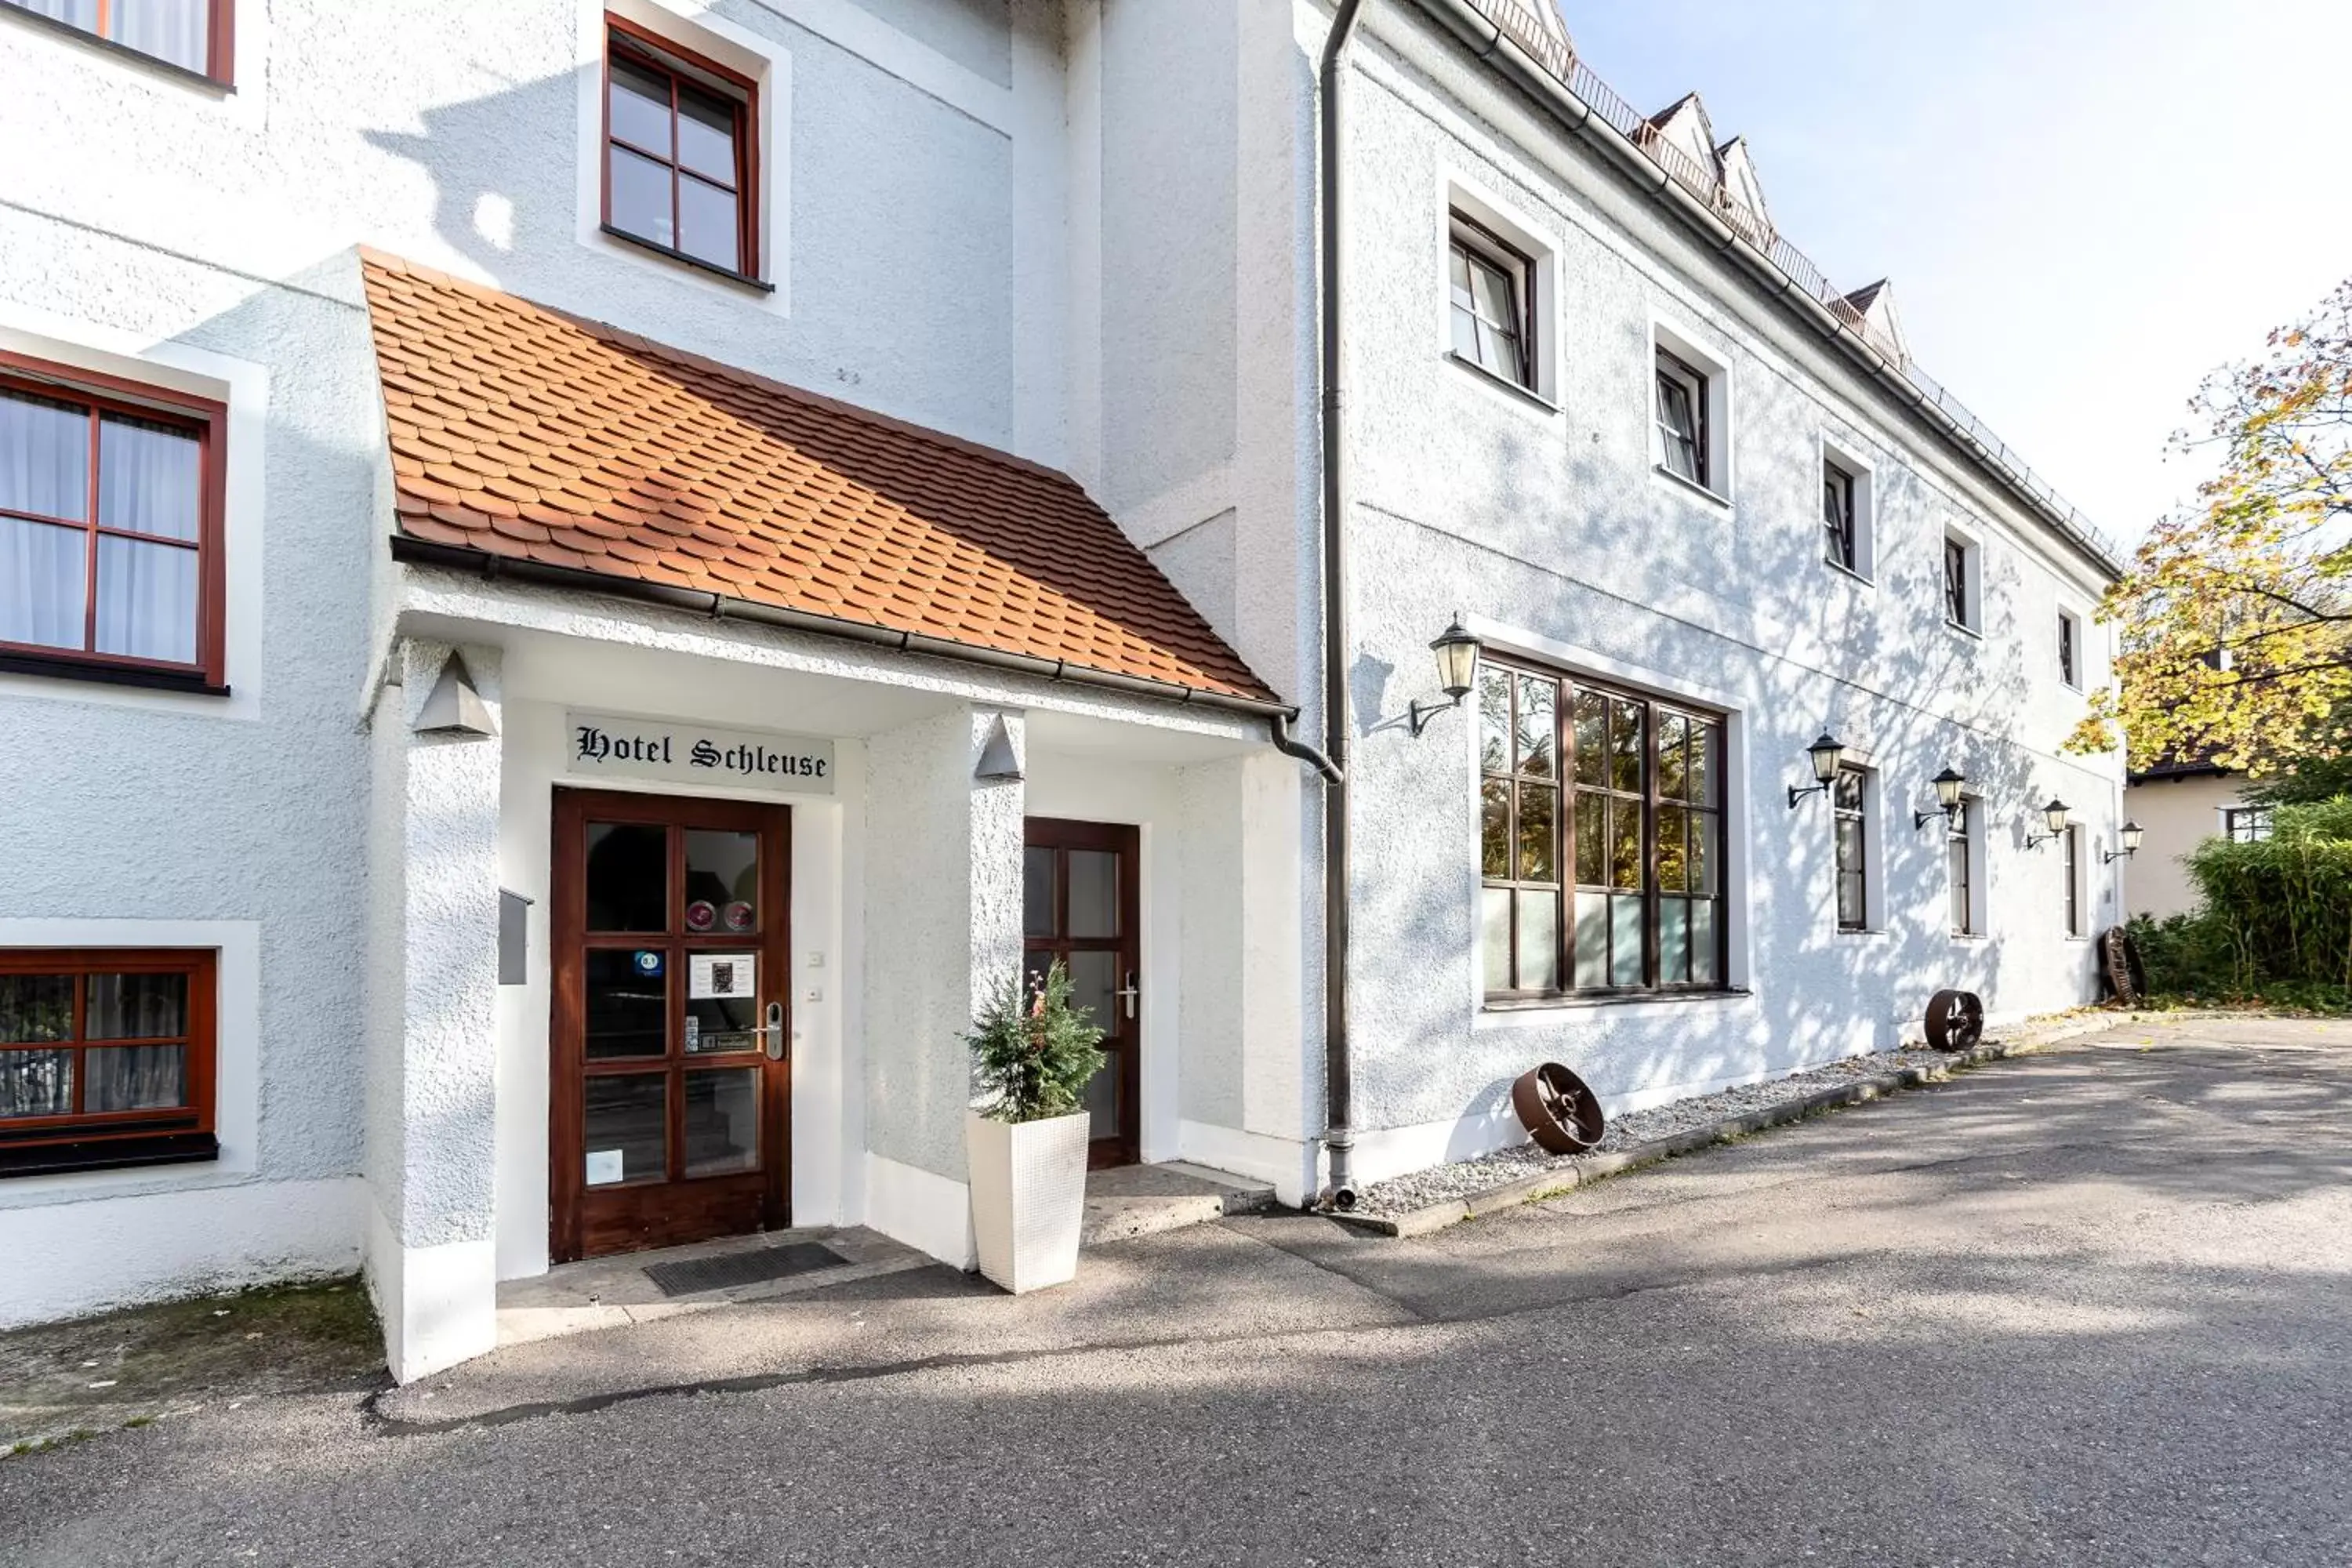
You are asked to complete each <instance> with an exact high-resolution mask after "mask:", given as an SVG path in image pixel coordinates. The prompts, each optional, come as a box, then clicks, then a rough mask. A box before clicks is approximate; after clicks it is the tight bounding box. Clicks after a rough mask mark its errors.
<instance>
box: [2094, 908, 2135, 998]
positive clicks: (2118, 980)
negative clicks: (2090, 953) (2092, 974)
mask: <svg viewBox="0 0 2352 1568" xmlns="http://www.w3.org/2000/svg"><path fill="white" fill-rule="evenodd" d="M2099 959H2100V963H2099V967H2100V971H2101V973H2102V975H2103V977H2104V978H2105V981H2106V984H2107V990H2108V992H2109V993H2110V994H2113V995H2114V997H2115V999H2116V1001H2118V1002H2120V1003H2122V1004H2123V1005H2125V1006H2126V1007H2129V1006H2133V1005H2137V1003H2138V1002H2140V1001H2141V1000H2142V999H2144V998H2145V997H2146V996H2147V970H2146V969H2145V968H2143V967H2141V965H2140V961H2139V943H2138V942H2135V941H2134V940H2132V933H2131V932H2130V931H2126V930H2125V929H2124V928H2123V927H2122V926H2109V927H2108V928H2107V929H2106V931H2105V932H2104V933H2102V934H2101V936H2100V937H2099Z"/></svg>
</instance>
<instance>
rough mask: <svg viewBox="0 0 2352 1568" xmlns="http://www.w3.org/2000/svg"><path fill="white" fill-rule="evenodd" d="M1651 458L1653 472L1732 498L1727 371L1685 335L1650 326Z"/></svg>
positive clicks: (1660, 325) (1719, 497)
mask: <svg viewBox="0 0 2352 1568" xmlns="http://www.w3.org/2000/svg"><path fill="white" fill-rule="evenodd" d="M1650 337H1651V354H1650V358H1651V376H1650V394H1649V402H1650V425H1651V430H1652V435H1651V438H1650V440H1651V458H1652V461H1653V462H1654V464H1655V465H1656V468H1657V471H1658V472H1659V473H1660V474H1662V475H1664V476H1665V477H1666V478H1668V479H1675V480H1680V481H1681V482H1682V483H1684V484H1686V485H1691V486H1695V487H1696V488H1697V489H1701V490H1704V491H1706V493H1707V494H1709V495H1711V496H1713V497H1715V498H1716V499H1717V500H1724V501H1727V500H1730V499H1731V367H1730V366H1729V365H1728V364H1727V363H1725V362H1724V361H1723V360H1721V359H1719V358H1717V356H1716V355H1714V354H1712V353H1709V352H1708V351H1707V350H1706V348H1705V347H1703V346H1701V344H1700V343H1699V342H1697V341H1696V338H1695V336H1694V335H1693V334H1690V333H1686V332H1683V331H1677V330H1675V328H1673V327H1670V326H1668V325H1666V324H1665V323H1664V322H1663V321H1652V322H1651V324H1650Z"/></svg>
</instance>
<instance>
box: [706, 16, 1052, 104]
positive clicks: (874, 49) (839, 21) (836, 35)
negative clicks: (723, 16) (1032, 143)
mask: <svg viewBox="0 0 2352 1568" xmlns="http://www.w3.org/2000/svg"><path fill="white" fill-rule="evenodd" d="M661 3H662V4H664V5H668V6H670V7H671V8H672V9H673V10H676V11H677V12H679V13H680V14H681V15H685V16H693V17H695V18H696V20H698V21H700V22H702V24H703V26H721V25H722V24H721V23H720V21H719V18H718V17H715V16H709V17H708V19H707V20H706V19H705V17H706V16H707V14H708V12H709V9H710V6H711V5H712V3H713V0H661ZM751 4H753V5H757V6H759V7H760V9H761V10H762V11H766V12H768V13H770V14H771V15H772V16H781V17H782V18H783V19H784V20H785V21H787V22H790V23H792V24H793V26H796V27H804V28H806V29H807V30H808V31H810V32H812V33H814V34H815V35H816V36H817V37H820V38H823V39H824V41H825V42H827V43H829V44H832V45H834V46H835V47H837V48H842V49H845V50H847V51H848V52H849V53H851V54H853V55H856V57H857V58H859V59H862V60H864V61H865V62H866V64H867V65H870V66H873V67H875V68H877V69H879V70H884V71H887V72H888V73H889V74H890V75H892V76H894V77H897V78H898V79H899V80H900V81H903V82H905V83H906V84H907V85H908V87H911V88H913V89H916V90H917V91H918V92H923V93H928V94H929V95H930V96H931V97H933V98H936V99H938V100H940V102H941V103H944V104H946V105H947V106H948V107H949V108H950V109H953V110H957V111H959V112H961V113H963V114H968V115H970V116H971V117H972V118H973V119H974V120H977V121H980V122H981V123H982V125H985V126H987V127H988V128H989V129H990V130H992V131H1001V132H1005V133H1006V134H1007V135H1010V134H1011V133H1012V132H1013V89H1010V88H1004V87H999V86H997V85H996V83H994V82H992V81H991V80H989V79H987V78H986V77H984V76H982V75H981V74H980V73H979V72H978V71H975V70H972V69H971V68H969V67H967V66H962V65H959V64H957V63H956V62H955V61H954V60H951V59H950V58H948V57H947V56H945V55H943V54H941V53H940V52H939V51H938V50H937V49H934V48H932V47H930V46H929V45H928V44H923V43H919V42H918V41H917V40H916V39H915V38H913V37H910V36H908V34H905V33H902V32H900V31H899V30H898V28H896V27H893V26H890V25H889V24H888V23H887V22H885V21H883V20H882V19H881V18H880V17H878V16H875V15H874V13H873V12H871V11H868V10H866V9H865V8H863V7H862V6H859V5H856V4H854V0H751Z"/></svg>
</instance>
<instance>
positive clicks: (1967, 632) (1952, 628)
mask: <svg viewBox="0 0 2352 1568" xmlns="http://www.w3.org/2000/svg"><path fill="white" fill-rule="evenodd" d="M1944 629H1945V630H1946V631H1948V632H1958V633H1959V634H1960V635H1961V636H1962V637H1969V638H1973V639H1974V640H1975V641H1978V642H1982V641H1984V633H1982V632H1980V631H1979V630H1977V629H1976V627H1974V626H1970V625H1969V623H1968V622H1966V621H1956V620H1954V619H1952V617H1951V616H1945V617H1944Z"/></svg>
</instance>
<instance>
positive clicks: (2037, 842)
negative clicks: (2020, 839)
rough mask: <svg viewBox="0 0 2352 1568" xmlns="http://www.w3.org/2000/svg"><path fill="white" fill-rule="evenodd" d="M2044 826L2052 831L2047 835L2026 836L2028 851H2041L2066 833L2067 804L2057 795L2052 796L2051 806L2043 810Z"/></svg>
mask: <svg viewBox="0 0 2352 1568" xmlns="http://www.w3.org/2000/svg"><path fill="white" fill-rule="evenodd" d="M2042 826H2045V827H2047V828H2049V829H2050V831H2049V832H2047V833H2032V832H2029V833H2027V834H2026V836H2025V847H2027V848H2028V849H2039V848H2041V847H2042V846H2043V845H2044V844H2047V843H2049V842H2050V841H2051V840H2052V839H2053V838H2055V837H2058V836H2059V835H2060V834H2062V833H2063V832H2065V831H2066V803H2065V802H2064V801H2063V800H2060V799H2059V798H2058V797H2057V796H2055V795H2053V796H2051V797H2050V804H2049V805H2045V806H2043V807H2042Z"/></svg>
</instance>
